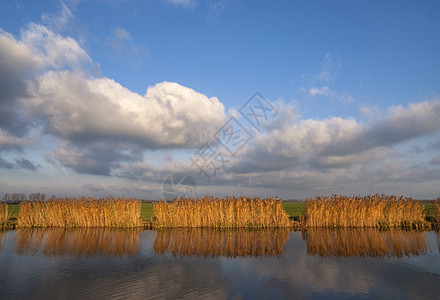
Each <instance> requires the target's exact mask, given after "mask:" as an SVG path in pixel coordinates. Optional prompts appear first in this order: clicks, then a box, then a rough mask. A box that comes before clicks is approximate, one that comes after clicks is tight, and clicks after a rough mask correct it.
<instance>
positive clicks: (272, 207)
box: [153, 197, 290, 228]
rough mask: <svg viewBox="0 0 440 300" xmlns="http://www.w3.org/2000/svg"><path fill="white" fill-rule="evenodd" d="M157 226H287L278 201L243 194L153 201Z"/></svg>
mask: <svg viewBox="0 0 440 300" xmlns="http://www.w3.org/2000/svg"><path fill="white" fill-rule="evenodd" d="M153 208H154V213H155V216H156V224H155V226H156V227H211V228H239V227H257V228H269V227H271V228H274V227H289V226H290V221H289V216H288V215H287V214H286V212H285V211H284V209H283V207H282V204H281V201H279V200H275V199H264V200H262V199H259V198H253V199H248V198H246V197H240V198H235V197H227V198H216V197H205V198H203V199H185V198H183V199H180V200H177V199H176V200H174V201H173V202H171V203H167V202H164V201H163V202H157V203H155V204H153Z"/></svg>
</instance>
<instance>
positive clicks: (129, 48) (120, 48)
mask: <svg viewBox="0 0 440 300" xmlns="http://www.w3.org/2000/svg"><path fill="white" fill-rule="evenodd" d="M108 43H109V45H110V47H111V49H112V54H113V55H114V56H117V57H118V59H119V60H121V59H124V60H127V61H128V62H129V63H130V64H131V65H132V66H135V67H139V66H140V65H141V64H142V62H143V61H145V59H147V58H148V57H149V54H148V51H147V49H146V48H145V47H144V46H142V45H137V44H135V43H134V41H133V37H132V36H131V34H130V33H129V32H128V31H127V30H125V29H124V28H122V27H117V28H115V29H114V30H113V33H112V36H111V37H110V38H109V40H108Z"/></svg>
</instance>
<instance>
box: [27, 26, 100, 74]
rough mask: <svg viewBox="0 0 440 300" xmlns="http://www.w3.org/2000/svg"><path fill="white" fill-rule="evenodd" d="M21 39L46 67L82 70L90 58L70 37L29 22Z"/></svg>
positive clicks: (90, 61)
mask: <svg viewBox="0 0 440 300" xmlns="http://www.w3.org/2000/svg"><path fill="white" fill-rule="evenodd" d="M21 41H22V42H23V43H24V44H26V45H27V46H28V47H29V48H30V49H31V50H32V52H33V53H34V54H35V55H36V56H38V57H39V58H40V59H41V60H42V61H43V62H44V64H45V66H46V67H49V68H53V69H73V70H75V71H81V70H83V67H84V66H85V65H88V64H91V63H92V59H91V58H90V57H89V55H88V54H87V53H86V51H84V49H83V48H82V47H81V46H80V45H79V44H78V43H77V42H76V40H74V39H73V38H71V37H63V36H61V35H59V34H56V33H54V32H53V31H51V30H49V29H48V28H47V27H45V26H42V25H39V24H35V23H30V24H29V25H28V28H27V29H26V30H24V31H22V33H21Z"/></svg>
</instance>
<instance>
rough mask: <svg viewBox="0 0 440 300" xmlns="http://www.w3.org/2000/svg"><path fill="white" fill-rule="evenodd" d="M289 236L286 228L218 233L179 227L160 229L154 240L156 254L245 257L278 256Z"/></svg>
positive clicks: (219, 231)
mask: <svg viewBox="0 0 440 300" xmlns="http://www.w3.org/2000/svg"><path fill="white" fill-rule="evenodd" d="M288 237H289V229H287V228H279V229H270V230H269V229H264V230H247V229H240V230H229V229H227V230H218V229H210V228H178V229H165V230H159V231H158V232H157V235H156V239H155V240H154V245H153V249H154V251H155V252H156V253H162V254H164V253H172V254H173V255H179V256H204V257H218V256H226V257H246V256H263V255H264V256H280V255H281V254H282V253H283V249H284V245H285V244H286V242H287V240H288Z"/></svg>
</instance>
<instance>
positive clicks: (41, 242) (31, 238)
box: [16, 228, 140, 256]
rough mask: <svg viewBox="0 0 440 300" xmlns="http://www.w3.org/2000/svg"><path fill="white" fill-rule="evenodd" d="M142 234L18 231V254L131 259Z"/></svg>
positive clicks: (133, 231) (131, 231) (85, 230)
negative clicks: (126, 256)
mask: <svg viewBox="0 0 440 300" xmlns="http://www.w3.org/2000/svg"><path fill="white" fill-rule="evenodd" d="M139 233H140V231H139V229H128V230H113V229H108V228H78V229H75V230H65V229H63V228H48V229H19V230H18V231H17V237H16V252H17V253H18V254H21V255H27V254H31V255H34V254H36V253H41V254H44V255H48V256H58V255H67V256H90V255H105V256H124V255H129V256H130V255H135V254H137V253H138V252H139Z"/></svg>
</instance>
